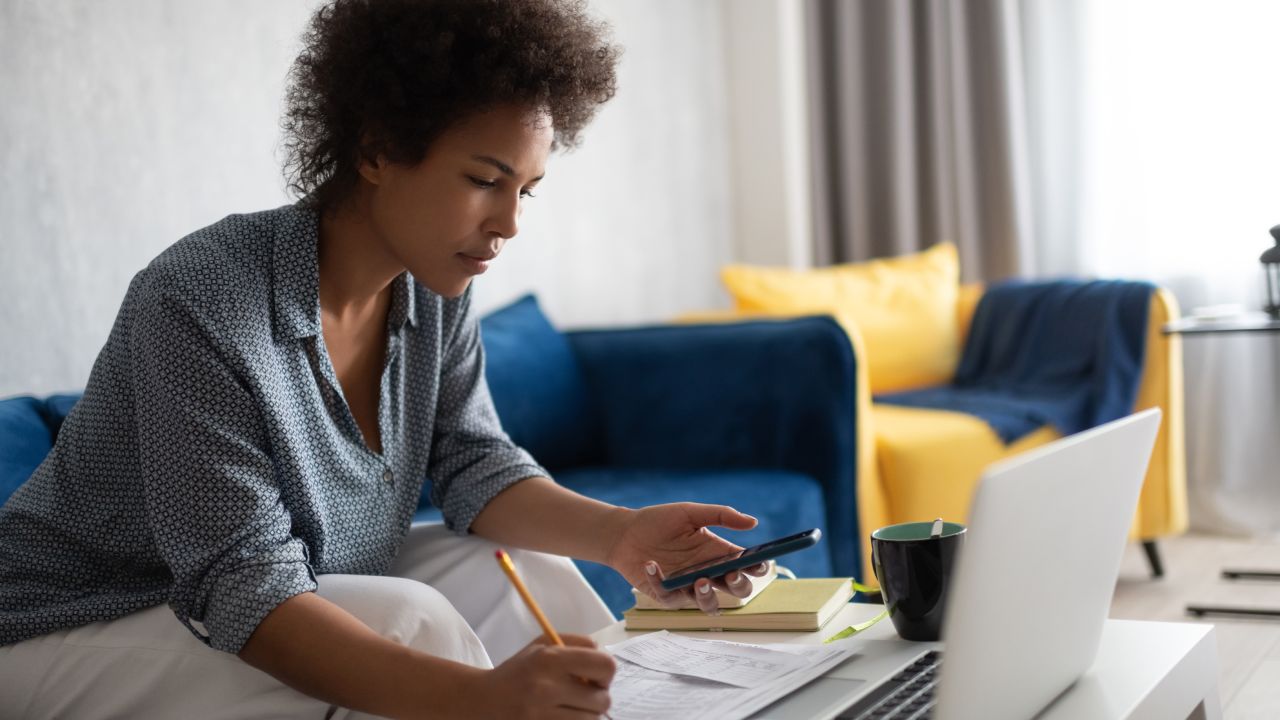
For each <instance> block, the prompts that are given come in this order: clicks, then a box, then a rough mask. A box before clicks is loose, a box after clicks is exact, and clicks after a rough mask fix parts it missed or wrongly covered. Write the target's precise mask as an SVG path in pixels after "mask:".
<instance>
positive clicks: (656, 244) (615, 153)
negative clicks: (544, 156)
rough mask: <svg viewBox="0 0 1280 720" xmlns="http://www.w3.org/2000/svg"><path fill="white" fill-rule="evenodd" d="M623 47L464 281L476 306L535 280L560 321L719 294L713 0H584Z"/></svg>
mask: <svg viewBox="0 0 1280 720" xmlns="http://www.w3.org/2000/svg"><path fill="white" fill-rule="evenodd" d="M592 6H593V7H594V8H595V9H596V10H597V11H598V12H600V13H601V14H602V15H603V16H604V17H606V18H608V19H609V20H610V21H611V22H612V23H613V26H614V28H615V31H616V33H617V38H616V40H617V41H618V42H619V43H620V44H621V45H623V46H624V47H625V48H626V53H625V54H624V55H623V58H622V64H621V66H620V67H619V70H618V84H619V88H620V89H619V92H618V95H617V97H615V98H614V99H613V101H612V102H611V103H609V104H608V105H606V106H605V107H604V108H603V110H602V111H601V113H600V114H599V116H598V117H597V119H596V121H595V122H594V123H593V124H592V125H591V127H590V128H589V129H588V130H587V132H586V135H585V143H584V144H583V146H582V147H581V148H579V149H578V150H576V151H573V152H571V153H568V154H564V155H558V156H553V157H552V158H551V159H550V160H549V161H548V163H547V177H546V179H545V180H543V181H542V183H541V184H540V185H539V186H538V191H537V192H536V193H535V194H536V195H537V197H536V198H534V199H533V200H530V201H527V202H526V205H525V211H524V218H523V221H522V223H521V230H520V234H519V235H518V236H517V237H516V238H515V239H514V240H512V241H511V242H510V243H508V245H507V248H506V249H505V250H503V256H502V258H501V259H499V260H498V261H497V262H496V263H494V265H493V266H492V267H491V268H490V270H489V272H488V273H486V274H485V275H483V276H481V277H480V278H479V279H478V280H477V281H476V291H477V300H478V302H479V305H480V307H481V308H482V309H484V308H490V307H494V306H496V305H500V304H503V303H506V302H508V301H509V300H512V299H514V298H516V297H518V296H520V295H523V294H524V293H526V292H536V293H537V295H538V298H539V301H540V302H541V303H542V306H543V309H544V310H545V311H546V312H547V314H548V315H549V316H550V317H551V319H552V321H553V322H555V323H557V324H559V325H561V326H566V327H574V326H584V325H590V326H601V325H615V324H620V323H621V324H629V323H645V322H659V321H664V320H667V319H670V318H671V317H672V316H673V315H675V314H677V313H679V312H681V311H687V310H696V309H705V308H710V307H721V306H726V305H727V303H728V300H727V298H726V297H725V296H724V294H723V291H722V290H721V289H720V285H719V281H718V280H717V278H716V273H717V271H718V270H719V268H720V266H721V265H723V264H725V263H727V262H729V261H730V260H731V259H732V258H733V232H732V221H733V218H732V216H731V196H732V179H731V173H730V167H731V165H730V158H729V152H730V151H729V138H728V130H727V123H728V116H727V110H726V100H725V91H724V72H725V70H724V64H723V63H724V54H723V49H722V40H721V28H720V14H719V8H718V5H717V3H716V1H715V0H697V1H696V2H695V1H693V0H594V1H593V2H592Z"/></svg>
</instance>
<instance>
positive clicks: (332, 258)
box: [319, 187, 405, 321]
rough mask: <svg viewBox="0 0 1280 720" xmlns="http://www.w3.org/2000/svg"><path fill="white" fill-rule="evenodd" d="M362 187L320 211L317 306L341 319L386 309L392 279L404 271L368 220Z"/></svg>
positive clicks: (365, 197)
mask: <svg viewBox="0 0 1280 720" xmlns="http://www.w3.org/2000/svg"><path fill="white" fill-rule="evenodd" d="M366 190H367V188H364V187H361V188H360V190H358V191H357V192H356V194H355V196H354V197H352V198H351V199H350V200H349V201H348V202H346V203H344V204H343V206H342V207H341V208H339V209H338V211H337V212H335V213H333V214H329V213H324V212H322V213H321V215H320V263H319V264H320V308H321V310H322V311H323V312H324V313H326V314H328V315H330V316H331V317H333V318H335V319H338V320H340V321H341V320H344V319H347V318H353V316H355V317H359V316H361V315H365V314H367V313H368V312H369V311H370V310H372V309H373V308H375V307H377V306H378V305H382V306H384V307H385V297H384V294H388V293H389V291H390V285H391V281H392V280H395V279H396V277H397V276H399V275H400V273H402V272H404V270H405V268H404V265H403V264H401V263H400V262H399V261H398V260H397V259H396V258H395V257H394V256H392V255H391V253H390V252H388V251H387V247H386V244H385V243H384V242H383V240H382V237H381V236H380V235H379V233H378V231H377V228H375V227H374V225H373V223H372V222H371V221H370V219H369V213H368V212H367V207H368V198H367V195H366V193H365V191H366ZM380 298H382V299H383V302H381V303H380V302H379V299H380Z"/></svg>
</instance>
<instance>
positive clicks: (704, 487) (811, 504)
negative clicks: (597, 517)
mask: <svg viewBox="0 0 1280 720" xmlns="http://www.w3.org/2000/svg"><path fill="white" fill-rule="evenodd" d="M556 481H557V482H559V483H560V484H561V485H563V486H565V487H567V488H569V489H571V490H574V491H576V492H579V493H581V494H583V495H586V496H587V497H590V498H595V499H597V500H601V501H603V502H607V503H611V504H614V505H622V506H624V507H631V508H642V507H646V506H649V505H660V504H662V503H673V502H695V503H707V504H712V505H729V506H731V507H733V508H735V509H736V510H738V511H739V512H743V513H746V514H748V515H751V516H753V517H755V518H756V519H757V520H759V521H760V523H759V524H758V525H756V527H755V528H753V529H751V530H746V531H741V532H739V531H734V530H725V529H724V528H715V529H714V532H715V533H716V534H717V535H720V536H721V537H724V538H726V539H728V540H729V541H731V542H734V543H737V544H738V545H741V546H743V547H750V546H752V545H758V544H760V543H763V542H768V541H769V540H776V539H778V538H780V537H784V536H786V535H790V534H793V533H797V532H801V531H803V530H808V529H810V528H815V527H816V528H822V529H823V530H825V529H826V507H825V504H824V503H823V496H822V486H821V485H819V483H818V481H817V480H814V479H813V478H811V477H809V476H808V475H802V474H800V473H793V472H787V471H782V470H723V471H714V472H689V471H675V470H673V471H666V470H627V469H619V468H590V469H582V470H573V471H570V472H565V473H560V474H558V475H557V476H556ZM778 562H779V563H781V564H782V565H784V566H786V567H788V568H790V569H791V570H793V571H795V573H796V575H797V576H800V577H828V576H830V575H831V556H830V552H829V550H828V548H827V542H826V541H825V540H823V541H822V542H819V543H818V545H816V546H814V547H812V548H809V549H807V550H802V551H800V552H798V553H795V554H792V555H788V556H786V557H785V558H782V559H780V560H779V561H778ZM578 567H579V568H580V569H581V570H582V574H583V575H585V576H586V578H587V581H588V582H590V583H591V586H592V587H594V588H595V589H596V592H598V593H600V597H601V598H603V599H604V601H605V604H606V605H608V606H609V609H610V610H612V611H613V613H614V614H615V615H617V616H618V617H621V614H622V611H623V610H626V609H628V608H630V607H631V606H632V605H634V604H635V603H634V600H633V598H632V595H631V585H630V584H629V583H627V581H626V580H624V579H623V578H622V576H621V575H619V574H618V573H616V572H614V571H613V570H612V569H611V568H609V567H606V566H604V565H598V564H596V563H591V562H581V561H579V562H578Z"/></svg>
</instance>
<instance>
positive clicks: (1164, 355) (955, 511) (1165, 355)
mask: <svg viewBox="0 0 1280 720" xmlns="http://www.w3.org/2000/svg"><path fill="white" fill-rule="evenodd" d="M981 290H982V288H981V286H966V287H964V288H962V292H961V296H960V299H959V301H958V302H957V313H958V325H959V327H960V328H961V329H962V333H963V332H964V331H966V330H967V327H968V324H969V321H970V319H971V318H972V315H973V311H974V308H975V307H976V306H977V301H978V299H979V298H980V297H981ZM1177 317H1178V305H1177V300H1176V299H1175V298H1174V297H1173V294H1172V293H1170V292H1169V291H1167V290H1163V289H1159V290H1157V291H1156V292H1155V293H1153V294H1152V296H1151V310H1150V313H1149V316H1148V318H1149V319H1148V327H1147V353H1146V359H1145V362H1144V365H1143V370H1142V380H1141V384H1140V386H1139V390H1138V398H1137V401H1136V403H1135V405H1134V411H1135V412H1137V411H1139V410H1145V409H1147V408H1152V407H1159V408H1160V409H1161V410H1162V411H1163V413H1164V421H1163V423H1162V425H1161V427H1160V434H1159V435H1158V437H1157V439H1156V447H1155V450H1154V452H1153V454H1152V458H1151V465H1150V466H1149V468H1148V470H1147V477H1146V481H1145V483H1144V485H1143V488H1142V496H1141V499H1140V500H1139V502H1138V510H1137V513H1136V514H1135V516H1134V520H1133V525H1132V527H1131V529H1130V538H1131V539H1138V540H1142V541H1143V543H1144V548H1145V549H1146V551H1147V557H1148V559H1149V560H1150V561H1151V566H1152V573H1153V574H1154V575H1156V576H1159V575H1161V574H1162V573H1163V568H1162V566H1161V562H1160V558H1159V553H1158V551H1157V550H1156V545H1155V542H1154V541H1155V540H1156V539H1157V538H1161V537H1166V536H1169V535H1175V534H1177V533H1180V532H1182V531H1184V530H1185V529H1186V527H1187V497H1186V458H1185V447H1184V444H1183V442H1184V435H1183V421H1184V415H1183V397H1182V346H1181V340H1180V338H1179V337H1178V336H1177V335H1165V334H1163V333H1162V332H1161V330H1160V329H1161V327H1162V326H1163V325H1164V324H1165V323H1166V322H1169V321H1171V320H1175V319H1177ZM866 416H867V414H864V417H866ZM869 416H870V418H871V422H870V423H868V425H870V427H866V425H862V424H860V426H859V432H869V433H871V434H872V435H873V437H874V447H875V450H874V455H875V467H874V468H868V467H865V466H864V468H862V469H863V470H864V472H863V474H862V475H861V476H860V477H859V479H858V515H859V523H860V524H859V527H861V528H863V529H864V532H863V534H864V535H865V534H866V532H867V531H869V530H871V529H874V528H878V527H883V526H885V525H892V524H895V523H903V522H916V521H923V520H933V519H934V518H937V517H945V518H947V519H948V520H952V521H955V522H961V523H963V522H967V518H968V512H969V503H970V500H971V499H972V497H973V492H974V489H975V488H976V486H977V483H978V480H979V478H980V477H981V474H982V470H983V468H985V467H986V466H987V465H990V464H991V463H993V462H996V461H997V460H1001V459H1003V458H1006V457H1009V456H1011V455H1016V454H1017V453H1020V452H1023V451H1025V450H1029V449H1031V448H1034V447H1037V446H1039V445H1044V444H1045V443H1048V442H1052V441H1053V440H1056V439H1058V438H1059V437H1061V435H1060V434H1059V433H1058V432H1057V431H1056V430H1055V429H1054V428H1053V427H1051V426H1045V427H1042V428H1040V429H1039V430H1037V431H1035V432H1033V433H1031V434H1030V435H1027V436H1026V437H1023V438H1021V439H1020V440H1018V441H1017V442H1014V443H1012V444H1010V445H1005V444H1004V442H1003V441H1002V440H1001V439H1000V437H999V436H998V435H996V433H995V431H994V430H992V429H991V427H990V426H989V425H987V424H986V423H985V422H983V421H982V420H980V419H979V418H977V417H974V416H972V415H967V414H964V413H958V412H951V411H946V410H926V409H920V408H908V407H900V406H894V405H882V404H878V403H873V404H870V407H869ZM867 552H868V551H867V550H866V549H864V559H865V558H866V557H867Z"/></svg>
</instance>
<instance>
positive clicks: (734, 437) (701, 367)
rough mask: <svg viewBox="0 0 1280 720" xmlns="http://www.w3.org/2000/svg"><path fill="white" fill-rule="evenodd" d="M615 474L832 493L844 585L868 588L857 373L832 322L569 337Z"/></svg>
mask: <svg viewBox="0 0 1280 720" xmlns="http://www.w3.org/2000/svg"><path fill="white" fill-rule="evenodd" d="M567 335H568V338H569V342H570V345H571V346H572V347H573V349H574V352H575V354H576V355H577V357H578V360H579V362H580V363H581V365H582V367H583V371H584V373H585V375H586V377H587V383H588V385H589V386H590V387H591V390H592V395H593V397H594V398H595V401H596V402H597V403H598V408H599V416H600V417H601V418H603V424H604V428H603V433H602V435H603V442H604V446H605V447H604V454H605V457H606V458H607V462H608V464H609V465H612V466H624V467H637V468H644V467H649V468H680V469H692V470H696V469H724V468H771V469H785V470H792V471H796V472H801V473H805V474H806V475H809V476H811V477H813V478H815V479H817V480H818V481H819V482H820V483H822V486H823V490H824V495H825V499H826V503H827V516H828V518H827V528H828V533H829V536H830V541H831V543H830V548H831V559H832V563H833V567H834V570H835V572H836V573H838V574H842V575H855V576H859V577H860V576H861V573H860V572H859V571H860V565H861V562H860V559H859V558H860V553H859V548H858V531H857V508H856V500H855V483H856V479H857V470H856V468H857V457H856V455H857V452H856V448H857V444H856V442H855V437H856V431H857V417H856V394H855V391H856V372H855V370H856V366H855V362H856V361H855V357H854V353H853V349H852V346H851V345H850V342H849V338H848V335H846V333H845V331H844V330H843V329H841V327H840V326H839V325H838V324H837V323H836V322H835V321H834V320H832V319H831V318H828V317H807V318H800V319H795V320H782V321H763V322H746V323H734V324H716V325H675V326H665V327H649V328H639V329H629V330H598V331H581V332H572V333H568V334H567Z"/></svg>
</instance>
